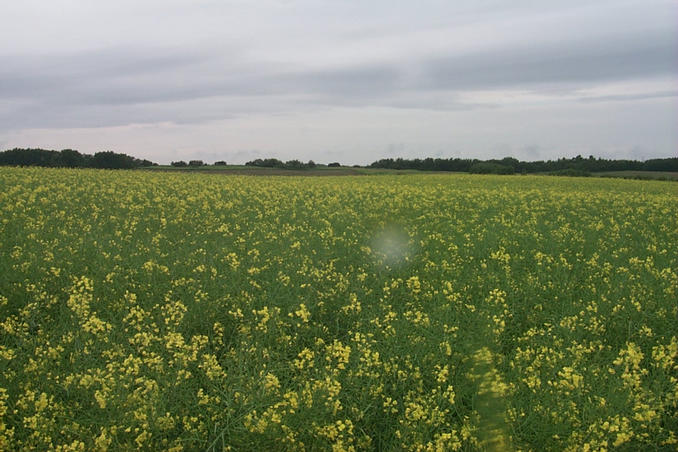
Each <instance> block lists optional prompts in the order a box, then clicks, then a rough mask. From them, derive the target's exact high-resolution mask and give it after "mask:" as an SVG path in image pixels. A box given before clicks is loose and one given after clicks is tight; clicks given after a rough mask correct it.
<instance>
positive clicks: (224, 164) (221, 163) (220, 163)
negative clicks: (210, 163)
mask: <svg viewBox="0 0 678 452" xmlns="http://www.w3.org/2000/svg"><path fill="white" fill-rule="evenodd" d="M214 166H226V162H224V161H223V160H219V161H218V162H214Z"/></svg>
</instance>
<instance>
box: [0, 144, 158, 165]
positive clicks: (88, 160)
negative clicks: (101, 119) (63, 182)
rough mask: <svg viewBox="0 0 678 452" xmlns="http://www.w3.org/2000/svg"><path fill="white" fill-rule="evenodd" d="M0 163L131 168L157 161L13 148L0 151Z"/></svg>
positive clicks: (109, 153)
mask: <svg viewBox="0 0 678 452" xmlns="http://www.w3.org/2000/svg"><path fill="white" fill-rule="evenodd" d="M0 165H1V166H48V167H59V168H109V169H131V168H139V167H141V166H154V165H157V163H153V162H151V161H150V160H145V159H144V160H142V159H138V158H135V157H132V156H130V155H127V154H121V153H117V152H113V151H102V152H97V153H95V154H94V155H91V154H83V153H80V152H78V151H76V150H73V149H63V150H61V151H51V150H47V149H19V148H14V149H9V150H7V151H3V152H0Z"/></svg>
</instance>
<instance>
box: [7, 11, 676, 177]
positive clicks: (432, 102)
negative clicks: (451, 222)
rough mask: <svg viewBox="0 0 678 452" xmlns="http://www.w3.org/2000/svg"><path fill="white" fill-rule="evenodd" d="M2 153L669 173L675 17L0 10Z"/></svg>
mask: <svg viewBox="0 0 678 452" xmlns="http://www.w3.org/2000/svg"><path fill="white" fill-rule="evenodd" d="M0 62H1V63H0V150H3V149H10V148H14V147H41V148H45V149H64V148H71V149H77V150H79V151H81V152H85V153H94V152H98V151H103V150H112V151H116V152H123V153H126V154H130V155H133V156H135V157H138V158H146V159H149V160H152V161H155V162H158V163H162V164H167V163H169V162H170V161H175V160H194V159H200V160H204V161H205V162H210V163H211V162H214V161H216V160H225V161H227V162H228V163H244V162H246V161H248V160H251V159H255V158H265V157H276V158H279V159H282V160H289V159H299V160H303V161H306V160H310V159H312V160H314V161H315V162H317V163H329V162H334V161H338V162H340V163H343V164H368V163H370V162H372V161H375V160H377V159H381V158H388V157H393V158H395V157H404V158H424V157H442V158H450V157H460V158H479V159H488V158H502V157H506V156H512V157H515V158H518V159H521V160H544V159H554V158H559V157H573V156H576V155H578V154H580V155H583V156H585V157H587V156H589V155H594V156H596V157H605V158H632V159H641V160H642V159H648V158H659V157H675V156H678V126H677V125H678V3H677V2H675V1H674V0H629V1H625V0H616V1H608V0H598V1H595V2H591V1H588V0H587V1H583V0H564V1H561V0H548V1H526V0H514V1H508V0H506V1H498V0H460V1H449V0H419V1H399V0H388V1H386V0H362V1H357V0H356V1H349V0H344V1H340V0H314V1H312V0H299V1H297V0H283V1H275V0H257V1H251V0H250V1H246V0H219V1H217V0H145V1H140V0H117V1H114V2H112V1H103V0H51V1H49V2H46V1H44V0H22V1H20V2H18V1H17V2H13V1H3V2H0Z"/></svg>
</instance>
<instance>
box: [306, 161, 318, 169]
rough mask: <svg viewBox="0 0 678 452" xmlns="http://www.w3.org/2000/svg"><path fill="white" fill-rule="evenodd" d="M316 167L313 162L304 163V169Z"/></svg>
mask: <svg viewBox="0 0 678 452" xmlns="http://www.w3.org/2000/svg"><path fill="white" fill-rule="evenodd" d="M316 166H318V165H316V164H315V162H314V161H313V160H309V161H308V162H307V163H306V168H315V167H316Z"/></svg>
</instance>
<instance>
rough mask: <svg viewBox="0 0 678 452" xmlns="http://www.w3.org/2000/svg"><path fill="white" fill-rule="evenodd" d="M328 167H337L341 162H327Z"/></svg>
mask: <svg viewBox="0 0 678 452" xmlns="http://www.w3.org/2000/svg"><path fill="white" fill-rule="evenodd" d="M327 166H328V167H330V168H339V167H340V166H341V164H340V163H339V162H332V163H328V164H327Z"/></svg>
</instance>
